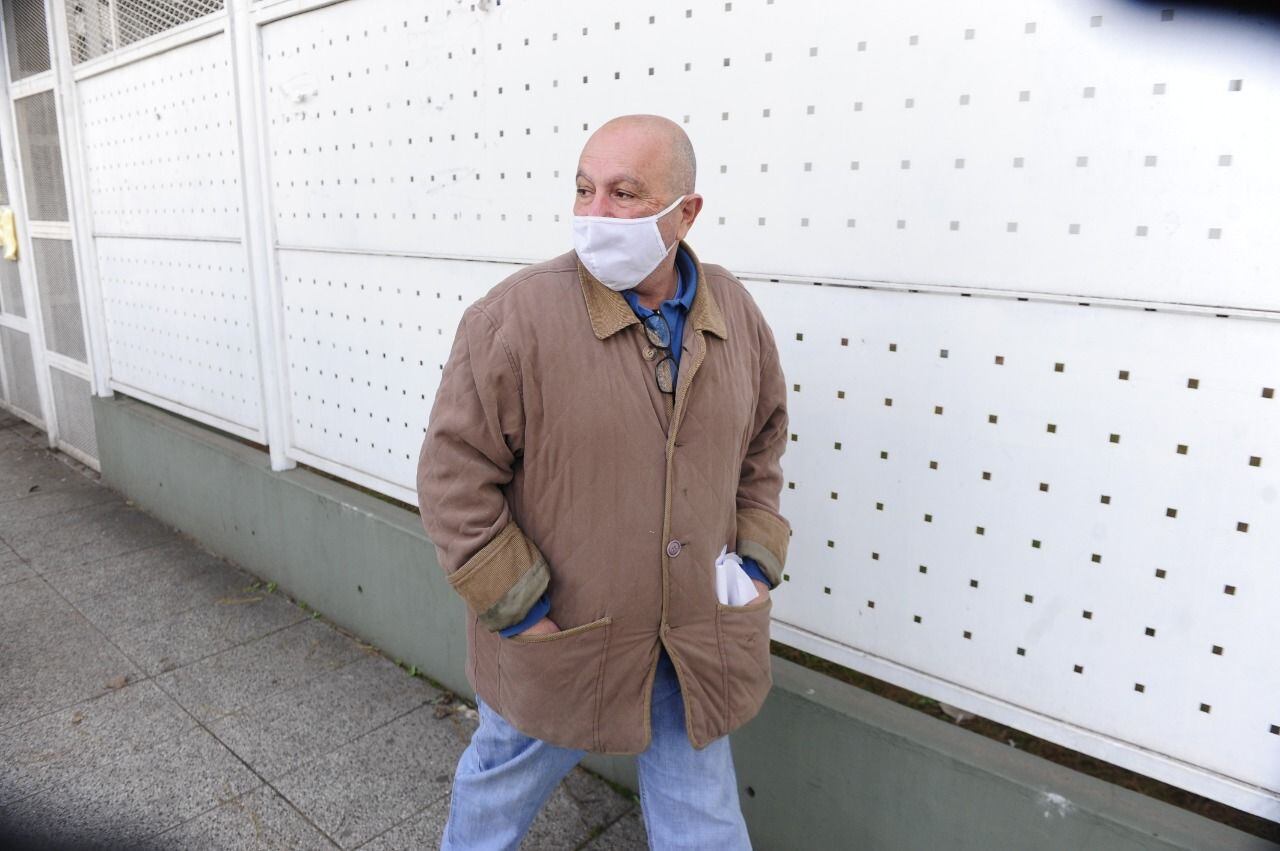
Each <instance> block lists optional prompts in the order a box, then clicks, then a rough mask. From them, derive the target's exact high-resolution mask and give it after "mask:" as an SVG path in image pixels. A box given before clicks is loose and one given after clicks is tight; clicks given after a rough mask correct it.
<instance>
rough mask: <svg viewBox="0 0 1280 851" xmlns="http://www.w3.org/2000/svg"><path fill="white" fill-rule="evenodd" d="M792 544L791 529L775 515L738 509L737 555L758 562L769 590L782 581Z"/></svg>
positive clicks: (748, 509) (762, 511)
mask: <svg viewBox="0 0 1280 851" xmlns="http://www.w3.org/2000/svg"><path fill="white" fill-rule="evenodd" d="M790 542H791V527H790V526H788V525H787V522H786V521H785V520H783V519H781V518H779V517H778V516H777V515H776V514H771V513H770V512H768V511H765V510H764V509H762V508H739V509H738V548H737V552H738V555H740V556H742V558H743V559H744V560H745V559H748V558H750V559H755V561H756V563H757V564H759V566H760V569H761V570H763V571H764V575H765V578H766V579H767V580H768V581H769V585H770V587H776V586H777V585H778V583H779V582H781V581H782V568H783V566H784V565H785V564H786V563H787V544H789V543H790Z"/></svg>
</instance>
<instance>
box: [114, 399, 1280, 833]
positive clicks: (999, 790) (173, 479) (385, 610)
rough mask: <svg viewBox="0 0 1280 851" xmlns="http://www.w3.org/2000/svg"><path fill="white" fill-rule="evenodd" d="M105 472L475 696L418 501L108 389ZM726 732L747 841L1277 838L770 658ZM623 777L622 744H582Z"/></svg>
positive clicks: (449, 595) (296, 593)
mask: <svg viewBox="0 0 1280 851" xmlns="http://www.w3.org/2000/svg"><path fill="white" fill-rule="evenodd" d="M93 409H94V419H95V423H96V428H97V437H98V450H99V457H100V459H101V463H102V477H103V480H104V481H105V482H106V483H107V484H109V485H110V486H111V487H114V488H116V489H117V490H119V491H120V492H122V493H123V494H125V495H126V496H127V497H129V498H130V499H132V500H133V501H134V502H135V503H136V504H138V505H139V506H140V507H141V508H143V509H145V510H146V511H148V512H150V513H152V514H154V515H155V516H156V517H158V518H160V519H162V520H163V521H165V522H167V523H169V524H171V525H173V526H175V527H177V528H179V529H182V530H183V531H185V532H187V533H188V534H190V535H191V536H192V537H194V538H195V539H197V540H198V541H200V542H201V543H202V544H203V545H204V546H206V547H207V548H208V549H210V550H212V551H214V552H216V553H218V554H219V555H222V556H225V557H226V558H228V559H230V560H232V561H235V562H237V563H238V564H240V565H241V566H243V567H244V568H245V569H246V570H248V571H250V572H252V573H254V574H256V575H258V576H260V577H262V578H264V579H267V580H274V581H275V582H277V583H278V585H279V587H280V588H281V589H282V590H284V591H285V592H287V593H288V594H290V595H291V596H293V597H295V598H297V599H300V600H303V601H305V602H306V603H307V604H308V605H309V606H311V607H312V608H313V609H316V610H318V611H320V612H321V613H323V614H324V615H325V616H326V617H327V618H329V619H330V620H332V621H334V622H335V623H338V624H340V625H342V626H343V627H345V628H347V629H349V630H351V631H352V632H354V633H356V634H358V635H360V636H361V637H363V638H364V639H365V640H367V641H370V642H372V643H373V644H375V645H377V646H378V647H380V648H382V650H383V651H384V652H386V653H387V654H388V655H390V656H391V657H393V658H396V659H401V660H403V661H405V662H406V663H409V664H415V665H417V666H418V668H419V669H420V670H422V671H424V672H425V673H426V674H427V675H428V676H430V677H432V678H433V679H435V680H436V681H438V682H440V683H442V684H443V685H444V686H445V687H447V688H450V689H453V690H454V691H456V692H458V693H460V694H465V695H467V696H468V697H470V696H471V691H470V687H469V685H468V684H467V681H466V676H465V674H464V673H463V668H464V661H465V655H466V643H465V639H464V635H463V607H462V602H461V600H460V599H459V598H458V597H457V595H456V594H455V593H454V592H453V591H452V589H450V588H449V585H448V583H447V582H445V579H444V574H443V571H442V570H441V569H440V567H439V565H438V564H437V562H436V557H435V549H434V547H432V546H431V543H430V542H429V541H428V540H427V538H426V536H425V534H424V532H423V530H422V525H421V523H420V521H419V519H418V515H417V514H416V513H414V512H412V511H409V510H406V509H403V508H400V507H398V506H396V505H392V504H390V503H387V502H384V501H382V500H379V499H377V498H375V497H372V496H370V495H368V494H365V493H363V492H361V491H358V490H356V489H355V488H352V487H348V486H346V485H344V484H342V483H340V482H336V481H333V480H332V479H329V478H326V477H324V476H322V475H319V474H316V473H313V472H311V471H309V470H305V469H294V470H289V471H285V472H273V471H272V470H271V467H270V463H269V461H268V458H267V455H266V453H265V452H263V451H261V450H259V449H256V448H254V447H251V446H246V445H245V444H243V443H241V442H239V441H237V440H235V439H233V438H230V437H228V436H226V435H224V434H222V433H220V432H217V431H214V430H212V429H209V428H206V427H203V426H200V425H197V424H194V423H191V422H189V421H187V420H184V419H182V418H180V417H176V416H174V415H172V414H170V413H167V412H165V411H162V410H160V409H158V408H155V407H153V406H150V405H147V404H145V403H142V402H138V401H136V400H133V399H130V398H128V397H125V396H122V395H119V394H117V395H116V396H115V397H114V398H111V399H107V398H103V397H93ZM773 664H774V690H773V693H772V694H771V695H770V697H769V699H768V701H767V702H766V703H765V706H764V709H763V710H762V711H761V713H760V715H759V716H757V717H756V719H755V720H753V721H752V722H751V723H749V724H748V725H747V726H746V727H744V728H743V729H742V730H740V731H738V732H737V733H735V734H734V735H733V739H732V740H733V751H734V759H735V762H736V764H737V769H738V779H739V781H740V783H739V787H740V789H741V790H742V806H743V811H744V812H745V813H746V816H747V821H748V824H749V826H750V828H751V835H752V839H753V842H754V844H755V847H756V848H758V849H774V848H776V849H827V848H831V849H850V848H859V849H934V848H946V849H1028V851H1030V849H1076V848H1083V849H1173V848H1188V849H1190V848H1196V849H1200V848H1204V849H1210V848H1212V849H1276V848H1280V846H1276V845H1273V844H1271V843H1268V842H1265V841H1263V840H1261V839H1257V838H1254V837H1251V836H1248V835H1247V834H1244V833H1241V832H1239V831H1236V830H1232V829H1231V828H1227V827H1224V826H1222V825H1220V824H1217V823H1216V822H1211V821H1209V820H1207V819H1204V818H1201V817H1200V816H1196V815H1194V814H1192V813H1189V812H1186V811H1184V810H1180V809H1178V808H1175V807H1171V806H1169V805H1167V804H1162V803H1159V802H1157V801H1153V800H1151V799H1148V798H1146V797H1143V796H1141V795H1138V794H1136V793H1133V792H1129V791H1127V790H1124V789H1120V788H1119V787H1116V786H1112V785H1111V784H1108V783H1105V782H1103V781H1100V780H1096V779H1094V778H1091V777H1087V776H1085V775H1082V774H1079V773H1077V772H1074V771H1071V770H1069V769H1066V768H1063V767H1061V766H1058V765H1054V764H1053V763H1049V762H1046V761H1045V760H1042V759H1039V758H1038V757H1034V756H1031V755H1029V754H1025V753H1022V752H1021V751H1017V750H1014V749H1013V748H1010V747H1007V746H1004V745H1001V744H1000V743H998V742H994V741H992V740H990V739H986V738H983V737H981V736H978V735H976V734H974V733H970V732H968V731H967V730H963V729H960V728H957V727H954V726H952V725H950V724H946V723H944V722H942V721H938V720H937V719H934V718H931V717H928V716H926V715H923V714H921V713H918V712H915V711H913V710H910V709H907V708H906V707H903V706H900V705H898V704H896V703H892V702H890V701H887V700H885V699H883V698H880V697H877V696H875V695H872V694H869V693H867V692H863V691H861V690H859V689H856V688H853V687H851V686H847V685H845V684H843V683H839V682H836V681H834V680H832V679H830V678H828V677H825V676H822V675H820V674H816V673H814V672H812V671H809V670H806V669H804V668H801V667H799V666H796V665H793V664H791V663H789V662H786V661H783V660H781V659H776V658H775V659H774V663H773ZM586 764H587V765H588V766H589V767H590V768H592V769H593V770H595V771H597V772H598V773H601V774H603V775H604V776H606V777H608V778H610V779H612V780H614V781H616V782H619V783H621V784H623V785H625V786H629V787H630V788H633V789H634V788H635V768H634V760H633V759H628V758H618V757H596V756H594V755H593V756H590V757H588V759H587V761H586Z"/></svg>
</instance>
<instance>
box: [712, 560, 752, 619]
mask: <svg viewBox="0 0 1280 851" xmlns="http://www.w3.org/2000/svg"><path fill="white" fill-rule="evenodd" d="M758 594H759V592H758V591H757V590H756V586H755V583H754V582H752V581H751V577H750V576H747V572H746V571H745V570H743V569H742V557H741V556H739V555H738V554H737V553H731V552H729V548H728V547H725V548H724V549H722V550H720V556H719V557H718V558H717V559H716V599H717V600H719V601H720V602H721V603H723V604H724V605H726V606H745V605H746V604H747V603H750V602H751V601H752V600H754V599H755V598H756V596H757V595H758Z"/></svg>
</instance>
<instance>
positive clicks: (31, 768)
mask: <svg viewBox="0 0 1280 851" xmlns="http://www.w3.org/2000/svg"><path fill="white" fill-rule="evenodd" d="M195 726H196V722H195V721H194V720H192V718H191V716H190V715H188V714H187V713H186V712H184V711H183V710H182V707H180V706H178V705H177V704H176V703H175V702H174V701H173V700H172V699H171V698H169V697H168V696H167V695H166V694H165V693H164V692H162V691H160V689H159V688H157V687H156V685H155V684H154V683H152V682H150V681H149V680H143V681H141V682H137V683H131V684H129V685H127V686H125V687H124V688H121V689H118V690H113V691H109V692H108V693H106V694H104V695H102V696H100V697H97V698H94V699H92V700H86V701H82V702H80V703H77V704H75V705H73V706H70V707H67V708H66V709H62V710H59V711H57V712H51V713H49V714H48V715H43V716H41V717H39V718H34V719H32V720H30V721H27V722H25V723H22V724H19V725H17V726H14V727H10V728H8V729H6V730H3V731H0V804H3V803H5V802H9V801H14V800H17V799H19V798H24V797H27V796H29V795H32V794H35V793H36V792H39V791H40V790H42V789H45V788H47V787H49V786H50V785H53V784H55V783H58V782H65V780H66V778H67V777H69V776H71V775H74V774H79V773H84V772H87V771H92V770H94V769H97V768H101V767H103V766H106V765H110V764H111V763H112V762H113V761H114V760H116V759H118V758H120V757H122V756H124V755H126V754H128V753H129V752H131V751H135V750H138V749H141V748H145V747H147V746H148V745H150V744H152V743H154V742H157V741H159V740H161V739H165V738H169V737H172V736H176V735H178V734H180V733H184V732H186V731H188V730H190V729H192V728H193V727H195Z"/></svg>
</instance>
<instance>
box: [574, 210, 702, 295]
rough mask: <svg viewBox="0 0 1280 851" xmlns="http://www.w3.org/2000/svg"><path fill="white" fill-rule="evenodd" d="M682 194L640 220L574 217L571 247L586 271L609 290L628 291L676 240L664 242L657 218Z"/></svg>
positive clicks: (610, 217)
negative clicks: (660, 209) (661, 209)
mask: <svg viewBox="0 0 1280 851" xmlns="http://www.w3.org/2000/svg"><path fill="white" fill-rule="evenodd" d="M686 197H688V196H685V195H681V196H680V197H679V198H677V199H676V200H675V201H673V202H671V206H670V207H667V209H665V210H663V211H662V212H661V213H654V214H653V215H652V216H645V217H644V218H640V219H616V218H613V217H612V216H574V217H573V248H574V250H575V251H577V252H578V259H580V260H581V261H582V265H584V266H586V267H587V271H588V272H590V273H591V274H592V275H594V276H595V277H596V279H597V280H599V281H600V283H602V284H604V285H605V286H606V287H608V288H609V289H611V290H629V289H631V288H632V287H634V286H635V285H636V284H638V283H640V282H641V281H643V280H644V279H645V278H647V277H649V273H651V272H652V271H653V270H654V269H656V268H658V264H659V263H661V262H662V259H663V258H664V257H666V256H667V254H668V253H669V252H670V251H671V249H672V248H675V246H676V243H674V242H673V243H671V245H664V244H663V242H662V233H661V232H659V230H658V219H660V218H662V217H663V216H665V215H666V214H667V213H670V212H671V211H672V210H674V209H675V208H676V207H677V206H679V204H680V202H681V201H683V200H684V199H685V198H686Z"/></svg>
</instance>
